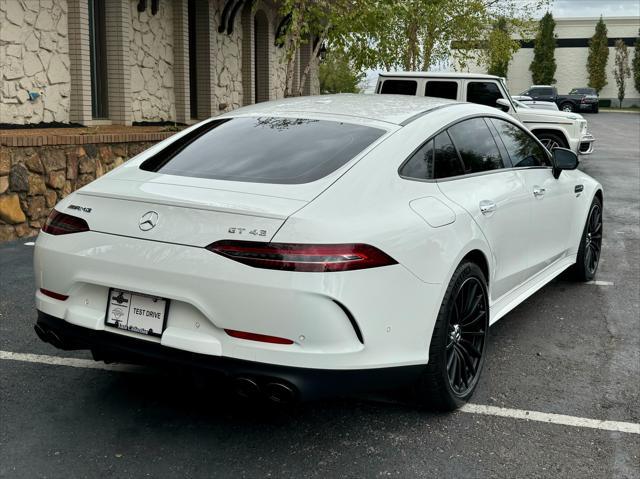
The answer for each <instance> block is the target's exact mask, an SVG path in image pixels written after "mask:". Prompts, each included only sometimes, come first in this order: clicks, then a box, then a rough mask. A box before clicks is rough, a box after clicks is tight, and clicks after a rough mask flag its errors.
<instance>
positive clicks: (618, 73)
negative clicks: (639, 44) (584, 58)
mask: <svg viewBox="0 0 640 479" xmlns="http://www.w3.org/2000/svg"><path fill="white" fill-rule="evenodd" d="M613 76H614V78H615V79H616V85H618V100H619V101H620V108H622V100H624V94H625V89H626V83H627V78H628V77H630V76H631V69H630V68H629V50H628V49H627V45H626V44H625V43H624V40H621V39H618V40H616V61H615V66H614V68H613Z"/></svg>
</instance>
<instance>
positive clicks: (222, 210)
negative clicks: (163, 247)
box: [58, 175, 307, 247]
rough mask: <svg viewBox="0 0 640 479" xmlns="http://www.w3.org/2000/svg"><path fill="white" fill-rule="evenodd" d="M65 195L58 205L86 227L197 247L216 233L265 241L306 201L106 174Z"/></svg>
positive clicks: (229, 236) (222, 236)
mask: <svg viewBox="0 0 640 479" xmlns="http://www.w3.org/2000/svg"><path fill="white" fill-rule="evenodd" d="M153 176H155V175H153ZM67 200H68V201H67ZM67 200H65V201H64V202H62V203H61V204H60V205H59V206H58V208H59V209H60V208H61V209H60V211H61V212H64V213H68V214H72V215H76V216H81V217H83V218H84V219H86V220H87V222H88V223H89V227H90V228H91V230H92V231H98V232H102V233H108V234H116V235H122V236H129V237H135V238H143V239H148V240H153V241H162V242H167V243H177V244H185V245H192V246H200V247H203V246H206V245H208V244H210V243H212V242H214V241H218V240H221V239H243V240H250V241H269V240H270V239H271V238H272V237H273V235H274V234H275V233H276V231H277V230H278V229H279V228H280V226H281V225H282V224H283V223H284V221H285V220H286V219H287V218H288V217H289V216H290V215H292V214H293V213H294V212H296V211H297V210H299V209H300V208H302V207H303V206H304V205H306V204H307V201H304V200H298V199H291V198H281V197H277V196H269V195H265V194H255V193H250V192H245V191H229V190H222V189H217V188H202V187H195V186H187V185H175V184H167V183H156V182H151V181H146V182H145V181H127V180H117V179H110V178H109V177H105V178H102V179H100V180H98V181H95V182H93V183H91V184H90V185H88V186H86V187H84V188H83V189H82V190H80V191H78V192H77V193H76V194H75V195H72V196H70V197H68V198H67ZM148 220H149V221H148Z"/></svg>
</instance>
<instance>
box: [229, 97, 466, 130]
mask: <svg viewBox="0 0 640 479" xmlns="http://www.w3.org/2000/svg"><path fill="white" fill-rule="evenodd" d="M458 103H459V102H456V101H454V100H447V99H444V98H430V97H420V96H411V95H364V94H351V93H342V94H336V95H320V96H305V97H294V98H285V99H282V100H273V101H268V102H263V103H257V104H255V105H251V106H246V107H243V108H240V109H238V110H235V111H233V112H230V113H228V114H225V115H223V116H224V117H232V116H267V115H268V116H288V117H293V116H300V117H303V118H304V117H308V116H312V117H322V118H323V119H328V120H339V121H340V120H345V118H347V117H351V118H354V119H359V120H365V123H366V122H369V121H370V122H379V121H382V122H386V123H392V124H395V125H402V124H406V123H407V122H409V121H411V119H412V118H414V117H417V116H420V115H423V114H425V113H427V112H429V111H431V110H434V109H438V108H442V107H444V106H447V105H455V104H458Z"/></svg>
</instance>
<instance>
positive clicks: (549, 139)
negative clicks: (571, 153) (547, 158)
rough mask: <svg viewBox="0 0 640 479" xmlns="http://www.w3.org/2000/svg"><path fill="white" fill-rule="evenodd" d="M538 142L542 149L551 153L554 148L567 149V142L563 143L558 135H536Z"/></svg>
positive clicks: (562, 139)
mask: <svg viewBox="0 0 640 479" xmlns="http://www.w3.org/2000/svg"><path fill="white" fill-rule="evenodd" d="M536 136H537V137H538V140H540V142H541V143H542V144H543V145H544V147H545V148H546V149H547V150H549V151H551V150H553V149H554V148H568V146H567V142H566V141H564V138H562V137H561V136H560V135H557V134H555V133H540V134H538V133H536Z"/></svg>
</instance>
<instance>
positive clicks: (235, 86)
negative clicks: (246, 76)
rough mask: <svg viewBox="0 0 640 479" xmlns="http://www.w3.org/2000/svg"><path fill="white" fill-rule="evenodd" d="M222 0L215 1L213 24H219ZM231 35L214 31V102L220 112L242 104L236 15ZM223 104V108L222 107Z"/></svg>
mask: <svg viewBox="0 0 640 479" xmlns="http://www.w3.org/2000/svg"><path fill="white" fill-rule="evenodd" d="M223 7H224V2H217V4H216V7H215V8H216V10H215V14H214V16H215V18H216V21H215V24H216V25H219V23H220V18H221V17H222V9H223ZM234 26H235V28H234V29H233V32H232V33H231V35H227V34H226V33H224V34H219V33H216V40H217V45H216V60H215V64H214V66H213V67H214V70H215V77H214V78H215V81H216V86H217V88H216V89H215V90H214V95H215V97H216V99H215V104H216V105H218V107H219V110H220V112H221V113H222V112H225V111H229V110H234V109H236V108H240V107H241V106H242V98H243V97H242V34H243V32H242V23H241V22H240V14H238V15H237V18H236V21H235V24H234ZM223 106H224V108H222V107H223Z"/></svg>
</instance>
